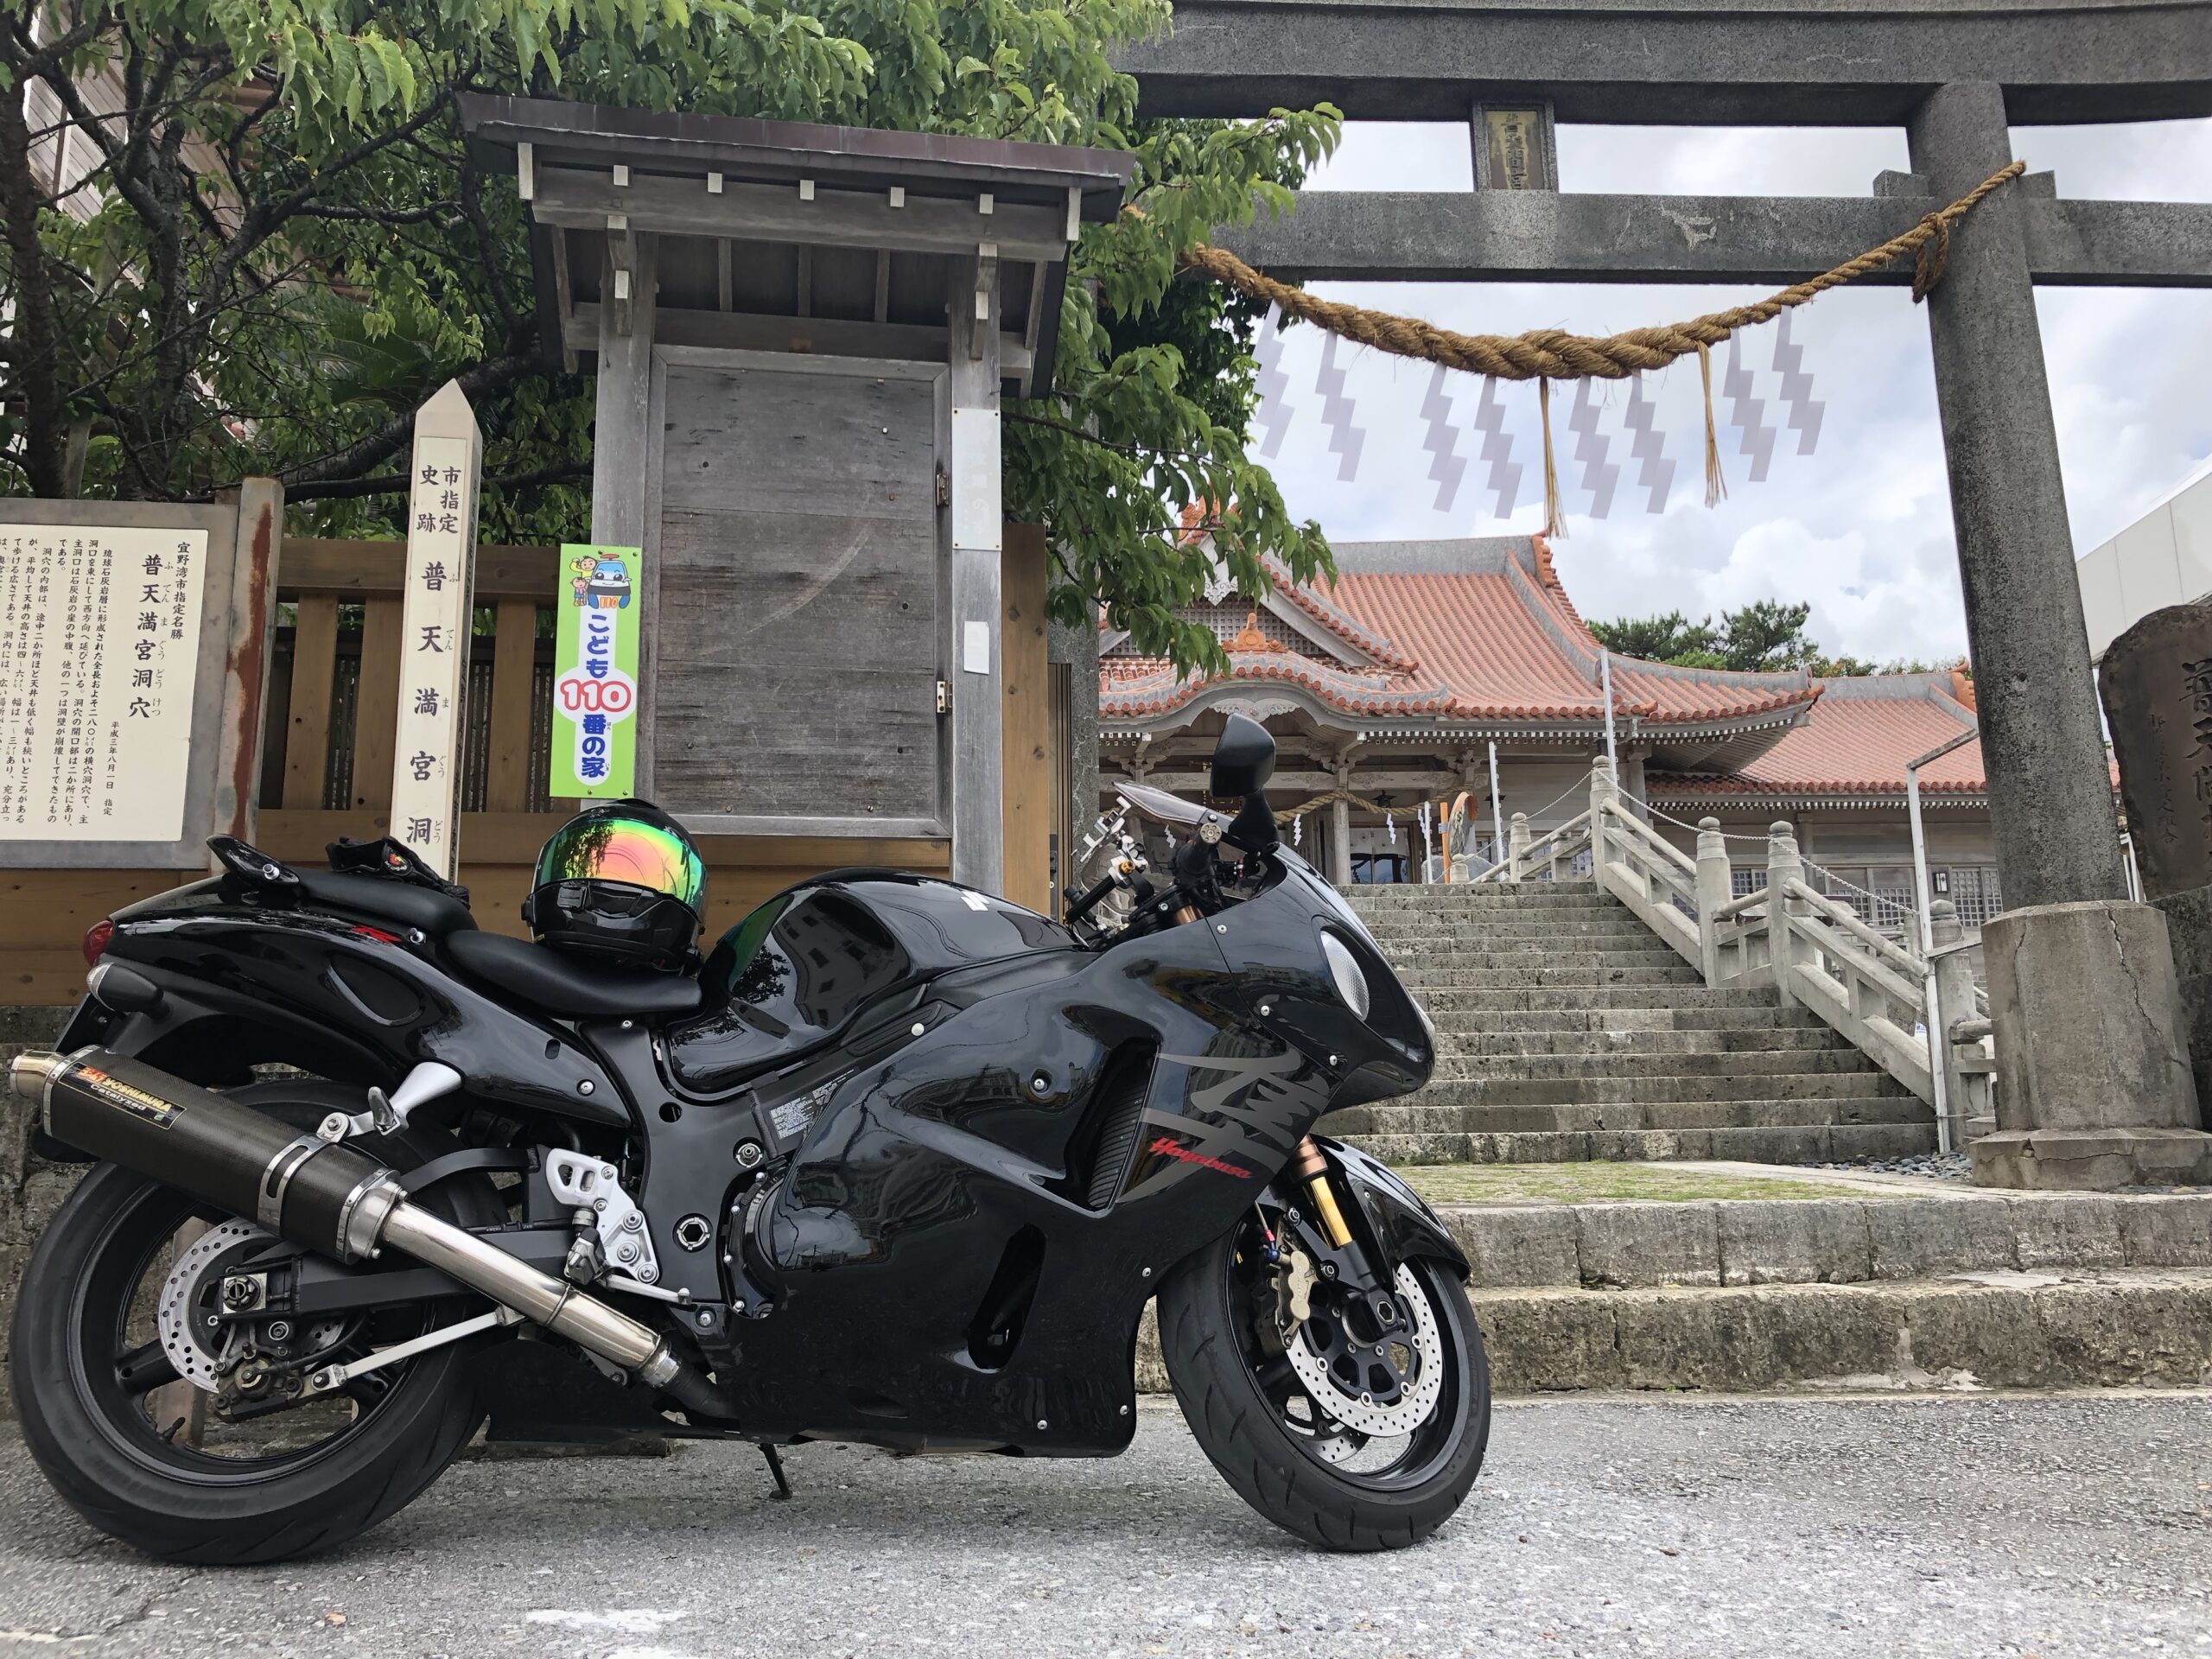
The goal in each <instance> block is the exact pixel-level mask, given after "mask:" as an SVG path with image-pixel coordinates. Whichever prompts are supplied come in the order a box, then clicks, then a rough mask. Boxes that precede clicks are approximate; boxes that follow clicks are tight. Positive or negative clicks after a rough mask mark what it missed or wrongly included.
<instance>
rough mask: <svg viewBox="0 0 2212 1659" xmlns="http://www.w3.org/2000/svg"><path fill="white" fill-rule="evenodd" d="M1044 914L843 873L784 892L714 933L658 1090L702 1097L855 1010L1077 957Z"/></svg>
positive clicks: (950, 890) (809, 1043) (796, 1052)
mask: <svg viewBox="0 0 2212 1659" xmlns="http://www.w3.org/2000/svg"><path fill="white" fill-rule="evenodd" d="M1079 949H1080V947H1079V946H1078V945H1077V943H1076V938H1075V936H1074V935H1073V934H1072V933H1071V932H1070V931H1068V930H1067V929H1066V928H1065V927H1063V926H1061V925H1059V924H1058V922H1055V921H1053V920H1052V918H1050V917H1048V916H1040V915H1039V914H1038V913H1037V912H1035V911H1033V910H1025V909H1024V908H1022V906H1020V905H1016V904H1009V903H1008V902H1007V900H1005V899H998V898H994V897H993V896H991V895H990V894H988V893H978V892H976V890H975V889H974V888H972V887H961V886H960V885H958V884H957V883H956V882H951V881H944V880H938V879H936V878H934V877H931V876H924V875H914V874H909V873H907V872H906V871H902V870H878V869H846V870H831V871H829V872H828V873H827V874H823V875H818V876H815V877H813V878H811V879H810V880H805V881H802V882H800V883H798V885H797V886H796V887H787V888H785V890H784V891H783V892H781V893H778V894H777V895H776V896H775V897H774V898H772V899H769V900H768V901H767V902H766V903H765V904H763V905H761V906H760V907H759V908H758V909H757V910H755V911H753V913H752V914H751V915H749V916H747V918H745V919H744V920H743V921H741V922H740V923H739V924H738V925H736V926H735V927H734V928H732V929H730V931H728V933H726V934H724V935H723V936H722V938H721V941H720V943H718V944H716V945H715V948H714V950H713V951H712V952H711V953H710V954H709V956H708V957H707V961H706V965H705V967H704V968H703V969H702V973H701V977H702V981H703V987H702V988H703V989H704V991H705V999H704V1000H705V1002H706V1006H707V1008H708V1010H709V1011H708V1012H707V1013H704V1014H700V1015H698V1016H697V1017H696V1018H694V1019H690V1020H685V1021H683V1022H682V1023H680V1024H678V1025H676V1026H673V1027H670V1028H669V1030H668V1031H667V1033H666V1045H667V1047H666V1053H667V1065H668V1071H669V1077H670V1080H671V1082H672V1083H673V1084H675V1085H676V1086H677V1089H678V1090H681V1091H683V1093H685V1094H688V1095H690V1096H694V1097H696V1098H701V1099H712V1098H714V1097H715V1096H720V1095H725V1094H728V1093H729V1092H730V1091H732V1090H735V1089H737V1088H739V1087H741V1086H742V1085H743V1084H744V1083H745V1082H746V1080H747V1079H748V1078H750V1077H753V1076H754V1075H755V1074H756V1073H758V1072H760V1071H762V1070H764V1069H766V1068H767V1067H770V1066H773V1065H785V1064H788V1063H789V1062H790V1061H791V1060H793V1059H795V1058H799V1057H800V1056H802V1055H804V1054H805V1053H806V1052H808V1051H810V1050H811V1049H813V1048H816V1047H818V1046H822V1045H823V1044H825V1043H828V1042H829V1041H831V1040H832V1039H834V1038H835V1037H836V1035H837V1033H839V1032H840V1031H842V1030H843V1029H844V1027H846V1026H847V1024H849V1022H850V1020H852V1018H853V1016H854V1015H855V1014H856V1013H858V1012H859V1011H860V1010H861V1008H862V1007H868V1006H869V1005H872V1004H877V1003H879V1002H880V1000H881V999H882V998H883V997H885V996H886V995H888V994H891V993H894V992H896V991H898V990H899V989H900V988H902V987H906V986H916V987H918V986H920V985H922V984H925V983H926V982H928V981H930V980H932V979H935V978H937V977H938V976H940V975H943V974H946V973H950V972H952V971H953V970H955V969H963V968H974V967H978V966H982V965H983V964H985V963H994V962H1002V961H1005V960H1007V958H1010V957H1028V956H1035V955H1037V954H1039V953H1049V952H1058V951H1067V952H1075V951H1078V950H1079Z"/></svg>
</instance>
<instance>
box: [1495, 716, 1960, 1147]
mask: <svg viewBox="0 0 2212 1659" xmlns="http://www.w3.org/2000/svg"><path fill="white" fill-rule="evenodd" d="M1641 805H1642V803H1640V802H1634V801H1632V800H1630V798H1627V797H1624V796H1623V794H1622V793H1621V791H1620V787H1619V785H1618V783H1617V782H1616V781H1615V779H1614V777H1613V773H1612V768H1611V765H1610V764H1609V763H1608V762H1607V761H1606V760H1604V759H1603V758H1602V757H1600V758H1599V760H1596V761H1595V762H1594V763H1593V765H1592V767H1591V777H1590V810H1589V812H1588V813H1587V814H1586V815H1584V817H1583V818H1581V819H1577V820H1574V821H1573V822H1572V823H1569V824H1563V825H1561V826H1560V829H1555V830H1553V831H1551V832H1550V833H1549V835H1548V836H1546V837H1545V840H1546V841H1548V842H1555V841H1556V840H1557V838H1558V837H1559V836H1560V835H1561V834H1562V833H1564V832H1567V831H1568V830H1570V829H1573V828H1575V827H1578V826H1579V825H1580V823H1583V822H1587V823H1588V825H1589V827H1590V829H1589V833H1590V840H1591V843H1592V875H1593V876H1594V878H1595V879H1596V880H1597V882H1598V885H1599V887H1601V888H1602V889H1603V890H1604V891H1605V892H1606V893H1611V894H1612V895H1613V897H1615V898H1617V899H1619V900H1620V901H1621V902H1622V903H1623V904H1624V905H1626V906H1628V907H1629V909H1630V911H1632V912H1635V913H1636V915H1637V917H1638V918H1640V919H1641V920H1642V921H1643V923H1644V925H1646V926H1648V927H1649V928H1650V929H1651V930H1652V931H1653V932H1655V933H1656V934H1658V936H1659V937H1660V938H1662V939H1664V940H1666V941H1667V943H1668V944H1670V945H1672V946H1673V947H1674V948H1675V950H1676V951H1677V952H1678V953H1679V954H1680V955H1681V957H1682V958H1683V959H1684V960H1685V961H1687V962H1688V963H1690V964H1691V965H1692V966H1693V967H1694V968H1696V969H1698V972H1699V975H1700V977H1701V978H1703V979H1704V981H1705V982H1706V983H1707V984H1708V985H1712V986H1715V987H1719V986H1724V985H1771V986H1773V987H1774V988H1775V989H1776V991H1777V993H1778V994H1779V995H1780V996H1781V997H1782V999H1783V1001H1785V1002H1791V1003H1796V1004H1797V1005H1798V1006H1800V1007H1804V1008H1807V1009H1808V1010H1810V1011H1811V1012H1812V1013H1814V1014H1817V1015H1818V1016H1819V1017H1820V1018H1821V1020H1823V1021H1824V1022H1825V1023H1827V1025H1829V1026H1830V1027H1834V1029H1835V1030H1836V1031H1838V1032H1840V1033H1842V1034H1843V1035H1844V1036H1845V1037H1847V1038H1848V1039H1850V1040H1851V1042H1852V1043H1853V1045H1854V1046H1856V1047H1858V1048H1859V1050H1860V1051H1861V1052H1863V1053H1865V1054H1866V1055H1867V1056H1868V1058H1871V1059H1872V1060H1873V1061H1874V1062H1875V1064H1876V1065H1879V1066H1880V1067H1881V1068H1882V1069H1883V1070H1884V1071H1886V1072H1888V1073H1889V1074H1890V1075H1891V1077H1895V1078H1896V1079H1897V1081H1898V1082H1900V1083H1902V1084H1904V1086H1905V1087H1906V1088H1908V1089H1910V1090H1912V1092H1913V1093H1914V1094H1916V1095H1917V1096H1920V1098H1921V1099H1923V1100H1924V1101H1927V1102H1928V1103H1929V1104H1931V1105H1934V1106H1936V1109H1937V1124H1938V1128H1939V1144H1940V1145H1941V1146H1942V1147H1943V1148H1944V1149H1945V1150H1947V1151H1948V1150H1949V1149H1950V1148H1951V1147H1955V1146H1959V1145H1963V1144H1964V1142H1965V1141H1966V1139H1967V1136H1968V1135H1971V1134H1974V1133H1978V1132H1980V1131H1981V1130H1983V1129H1986V1128H1990V1127H1993V1123H1994V1116H1995V1114H1994V1108H1993V1090H1992V1084H1993V1075H1994V1071H1995V1062H1994V1059H1993V1056H1992V1054H1991V1052H1990V1046H1989V1038H1988V1022H1987V1020H1986V1004H1984V1003H1982V1002H1981V1001H1980V998H1979V995H1978V993H1977V990H1976V988H1975V986H1974V974H1973V969H1972V966H1971V964H1970V963H1969V962H1968V960H1967V955H1966V953H1965V950H1964V949H1963V948H1962V944H1963V942H1962V939H1961V928H1960V926H1959V923H1958V917H1957V913H1956V912H1955V910H1954V908H1953V906H1952V905H1951V903H1950V901H1949V900H1948V899H1937V900H1936V901H1935V902H1934V903H1933V904H1932V905H1930V906H1929V931H1930V932H1931V933H1932V934H1933V936H1934V940H1935V944H1936V949H1935V950H1934V951H1933V952H1932V953H1930V955H1929V957H1927V958H1926V959H1923V957H1922V956H1921V954H1920V952H1919V951H1918V950H1916V949H1915V948H1914V946H1915V945H1916V944H1917V940H1916V939H1909V940H1908V941H1907V942H1906V943H1904V944H1899V943H1898V942H1897V941H1896V940H1893V939H1891V938H1886V937H1885V936H1884V935H1883V934H1882V933H1880V932H1878V931H1876V930H1875V929H1873V928H1872V927H1869V926H1868V925H1866V922H1865V921H1864V920H1863V919H1862V918H1860V917H1859V913H1858V912H1856V911H1855V910H1853V908H1852V907H1851V906H1849V905H1847V904H1844V903H1841V902H1840V901H1838V900H1837V899H1832V898H1830V897H1828V896H1827V894H1825V893H1821V892H1819V891H1817V890H1816V889H1815V888H1814V887H1812V886H1810V885H1809V884H1808V882H1807V881H1806V879H1805V876H1806V868H1805V861H1804V859H1803V857H1802V855H1800V854H1799V852H1798V850H1797V839H1796V833H1795V832H1794V831H1793V830H1792V829H1791V827H1790V826H1789V824H1788V823H1777V824H1774V825H1772V826H1771V827H1770V829H1769V831H1768V836H1767V868H1766V884H1765V886H1764V887H1761V888H1758V889H1756V890H1754V891H1753V892H1751V893H1744V894H1741V895H1738V894H1737V893H1734V892H1733V891H1732V887H1733V882H1732V871H1731V867H1730V863H1729V859H1728V849H1727V842H1726V838H1725V837H1724V836H1722V835H1721V833H1720V826H1719V822H1718V821H1717V820H1715V819H1713V818H1707V819H1705V820H1703V821H1702V822H1701V823H1700V824H1699V825H1698V844H1697V856H1696V857H1695V858H1694V859H1692V858H1690V857H1688V855H1685V854H1684V853H1683V852H1682V850H1681V849H1680V848H1679V847H1677V846H1675V844H1674V843H1673V842H1670V841H1669V840H1668V839H1667V838H1666V837H1665V836H1662V835H1661V834H1660V833H1659V831H1658V830H1657V829H1655V828H1654V827H1653V826H1652V825H1651V824H1650V823H1648V822H1646V821H1645V819H1644V818H1643V817H1641V816H1639V814H1638V812H1637V810H1636V809H1637V808H1638V807H1641ZM1516 828H1517V829H1519V839H1517V840H1516V843H1515V849H1514V853H1513V854H1510V855H1508V857H1507V858H1506V859H1505V860H1503V861H1501V862H1500V863H1499V864H1498V865H1497V866H1496V867H1494V868H1492V869H1491V870H1490V871H1487V872H1485V873H1484V878H1483V879H1484V880H1507V881H1510V880H1518V879H1521V878H1522V875H1524V874H1526V873H1527V872H1528V871H1529V868H1531V867H1530V865H1529V861H1528V860H1527V857H1526V854H1527V852H1528V850H1529V847H1528V842H1527V838H1526V829H1525V820H1523V821H1520V822H1519V823H1517V824H1516ZM1538 844H1539V845H1541V844H1542V843H1541V842H1539V843H1538ZM1516 855H1519V856H1517V857H1516ZM1555 863H1556V854H1554V864H1555ZM1930 1032H1934V1033H1942V1035H1941V1036H1939V1037H1938V1038H1937V1039H1936V1041H1934V1042H1933V1043H1931V1042H1930V1040H1929V1033H1930Z"/></svg>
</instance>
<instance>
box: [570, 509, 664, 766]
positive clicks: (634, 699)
mask: <svg viewBox="0 0 2212 1659" xmlns="http://www.w3.org/2000/svg"><path fill="white" fill-rule="evenodd" d="M561 561H562V564H563V574H564V575H565V576H566V578H567V580H566V584H565V590H564V591H563V593H562V594H561V596H560V599H559V601H558V602H557V603H556V605H555V606H554V612H555V614H556V615H557V616H558V617H559V619H560V620H559V622H558V624H557V626H556V628H555V630H554V646H553V652H554V654H553V661H554V664H555V668H556V677H555V679H554V681H553V754H552V765H551V766H550V769H549V770H550V783H549V785H548V792H549V793H550V794H552V795H554V796H555V797H556V798H557V797H561V796H569V795H581V796H586V797H600V798H610V799H619V798H621V797H623V796H626V795H632V794H635V793H636V792H637V722H636V715H637V712H638V680H637V673H638V620H639V612H640V610H641V608H642V601H640V600H639V597H638V594H639V589H640V588H641V586H642V582H641V577H642V576H643V574H644V570H643V566H644V554H643V552H642V551H641V550H639V549H638V548H634V547H602V546H598V545H588V544H578V543H569V544H567V545H564V546H563V548H562V549H561Z"/></svg>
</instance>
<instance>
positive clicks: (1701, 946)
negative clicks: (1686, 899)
mask: <svg viewBox="0 0 2212 1659" xmlns="http://www.w3.org/2000/svg"><path fill="white" fill-rule="evenodd" d="M1734 891H1735V889H1734V886H1733V884H1732V881H1731V880H1730V878H1729V874H1728V842H1727V838H1726V836H1723V835H1722V834H1721V833H1720V820H1719V819H1718V818H1700V819H1699V820H1698V821H1697V944H1698V968H1699V970H1700V972H1702V973H1703V974H1704V975H1705V982H1706V983H1707V984H1708V985H1718V984H1719V982H1720V926H1721V923H1720V907H1721V906H1723V905H1725V904H1726V903H1727V902H1728V900H1729V899H1731V898H1732V897H1733V896H1734Z"/></svg>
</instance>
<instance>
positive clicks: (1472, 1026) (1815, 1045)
mask: <svg viewBox="0 0 2212 1659" xmlns="http://www.w3.org/2000/svg"><path fill="white" fill-rule="evenodd" d="M1843 1046H1844V1039H1842V1038H1841V1037H1840V1036H1837V1035H1836V1034H1835V1033H1833V1032H1827V1031H1815V1030H1812V1029H1809V1028H1808V1027H1803V1026H1751V1027H1733V1026H1731V1027H1725V1028H1717V1029H1716V1028H1711V1027H1708V1028H1707V1029H1705V1030H1692V1031H1654V1030H1651V1029H1649V1028H1648V1027H1607V1026H1605V1025H1603V1024H1600V1025H1598V1026H1596V1027H1590V1026H1581V1027H1575V1028H1573V1029H1572V1030H1565V1031H1560V1030H1553V1031H1529V1030H1518V1031H1501V1030H1498V1029H1497V1028H1496V1027H1493V1026H1492V1025H1491V1023H1490V1022H1488V1021H1483V1022H1480V1023H1476V1022H1470V1023H1469V1024H1468V1026H1466V1027H1464V1028H1462V1029H1459V1030H1453V1031H1446V1030H1440V1031H1439V1033H1438V1034H1437V1039H1436V1052H1437V1057H1438V1058H1440V1059H1454V1060H1483V1059H1486V1058H1505V1057H1510V1056H1518V1055H1536V1054H1561V1055H1565V1054H1586V1055H1605V1056H1609V1057H1611V1058H1613V1059H1614V1061H1615V1063H1616V1064H1618V1065H1639V1064H1643V1065H1649V1062H1650V1060H1651V1058H1653V1057H1654V1056H1656V1055H1669V1054H1701V1053H1726V1054H1748V1053H1754V1052H1760V1053H1772V1052H1783V1051H1791V1052H1811V1053H1819V1052H1832V1051H1834V1050H1838V1049H1840V1048H1841V1047H1843Z"/></svg>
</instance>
